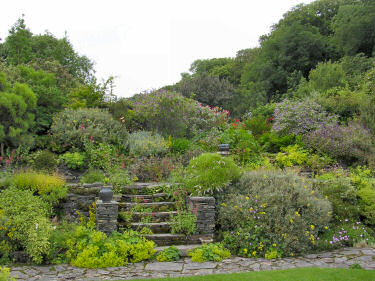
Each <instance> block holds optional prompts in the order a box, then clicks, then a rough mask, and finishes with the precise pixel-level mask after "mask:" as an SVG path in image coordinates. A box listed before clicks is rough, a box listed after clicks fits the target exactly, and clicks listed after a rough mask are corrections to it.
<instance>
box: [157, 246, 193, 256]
mask: <svg viewBox="0 0 375 281" xmlns="http://www.w3.org/2000/svg"><path fill="white" fill-rule="evenodd" d="M169 247H175V248H176V249H178V250H180V252H181V257H187V256H188V252H189V251H192V250H194V249H196V248H198V247H200V244H192V245H191V244H189V245H170V246H160V247H156V248H155V250H156V254H158V253H159V252H161V251H163V250H165V249H168V248H169Z"/></svg>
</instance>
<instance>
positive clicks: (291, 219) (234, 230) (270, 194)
mask: <svg viewBox="0 0 375 281" xmlns="http://www.w3.org/2000/svg"><path fill="white" fill-rule="evenodd" d="M228 193H229V195H227V197H226V199H225V200H224V202H223V203H222V204H221V207H220V210H219V223H220V225H221V227H222V229H223V230H224V231H227V232H226V234H225V236H224V244H225V245H226V247H227V248H228V249H230V250H231V252H232V253H233V254H238V255H241V256H247V257H250V256H253V257H265V256H266V255H267V257H269V258H271V257H273V256H281V255H291V254H296V253H304V252H307V251H308V250H310V249H312V248H313V247H314V245H315V241H316V239H317V237H318V233H319V231H321V230H323V229H324V226H326V225H328V223H329V220H330V218H331V205H330V203H329V201H328V200H326V199H323V198H322V197H321V196H320V195H319V194H318V192H317V191H315V190H314V189H312V187H311V184H309V183H308V182H306V180H304V179H303V178H302V179H301V178H299V177H297V176H295V175H294V174H289V173H281V172H277V171H251V172H248V173H246V174H244V175H243V176H242V177H241V179H240V181H239V182H238V183H237V184H236V185H235V186H234V187H233V188H232V189H231V190H229V191H228Z"/></svg>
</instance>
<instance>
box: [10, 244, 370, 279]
mask: <svg viewBox="0 0 375 281" xmlns="http://www.w3.org/2000/svg"><path fill="white" fill-rule="evenodd" d="M352 264H359V265H361V266H362V267H363V268H364V269H375V248H361V249H355V248H344V249H340V250H336V251H333V252H324V253H319V254H311V255H307V256H304V257H296V258H284V259H276V260H265V259H249V258H240V257H232V258H230V259H227V260H224V261H222V262H205V263H195V262H191V260H190V259H189V258H185V259H183V260H181V261H178V262H156V261H150V262H141V263H135V264H129V265H127V266H124V267H114V268H101V269H86V268H76V267H72V266H70V265H53V266H19V267H13V268H11V275H12V276H18V280H29V281H32V280H43V281H54V280H59V281H60V280H130V279H137V278H157V277H179V276H189V275H207V274H215V273H234V272H248V271H259V270H271V269H273V270H275V269H288V268H297V267H330V268H348V267H349V266H350V265H352Z"/></svg>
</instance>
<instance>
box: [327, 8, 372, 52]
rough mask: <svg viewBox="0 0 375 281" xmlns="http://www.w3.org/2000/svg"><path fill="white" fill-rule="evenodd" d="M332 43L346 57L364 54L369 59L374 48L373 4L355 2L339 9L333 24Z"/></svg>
mask: <svg viewBox="0 0 375 281" xmlns="http://www.w3.org/2000/svg"><path fill="white" fill-rule="evenodd" d="M333 27H334V31H335V34H334V37H333V39H334V42H335V43H336V44H337V45H338V47H339V48H341V49H342V50H343V51H344V53H345V54H346V55H349V56H353V55H355V54H357V53H364V54H365V55H366V56H368V57H371V56H372V55H374V50H375V49H374V48H375V2H374V1H368V2H367V3H361V2H359V3H358V2H357V3H356V4H353V5H343V6H341V7H340V8H339V11H338V13H337V16H336V17H335V20H334V22H333Z"/></svg>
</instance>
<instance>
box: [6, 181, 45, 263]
mask: <svg viewBox="0 0 375 281" xmlns="http://www.w3.org/2000/svg"><path fill="white" fill-rule="evenodd" d="M0 206H1V211H2V215H3V216H5V217H6V218H7V219H8V220H7V223H6V225H5V226H4V225H3V226H2V228H3V227H5V229H6V231H7V236H8V237H9V239H10V240H9V242H10V244H11V245H12V247H13V249H15V250H16V249H25V251H26V253H27V254H29V256H30V257H31V259H32V260H33V262H35V263H38V264H40V263H42V261H43V256H44V255H45V254H47V253H48V250H49V236H50V235H51V232H52V225H51V223H50V222H49V220H48V219H47V216H48V215H49V214H50V211H51V207H50V205H49V204H48V203H46V202H44V201H43V200H42V199H41V198H38V197H36V196H33V193H32V192H31V191H29V190H18V189H16V188H9V189H6V190H3V191H2V192H1V193H0Z"/></svg>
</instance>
